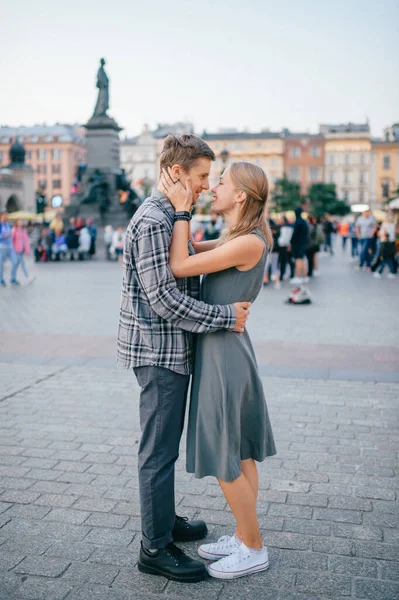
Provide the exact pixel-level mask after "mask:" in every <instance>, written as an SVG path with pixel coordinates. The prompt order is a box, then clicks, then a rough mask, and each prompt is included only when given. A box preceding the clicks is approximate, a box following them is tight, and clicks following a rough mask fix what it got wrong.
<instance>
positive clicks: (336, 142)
mask: <svg viewBox="0 0 399 600" xmlns="http://www.w3.org/2000/svg"><path fill="white" fill-rule="evenodd" d="M320 133H321V134H322V135H324V137H325V148H324V151H325V163H324V181H325V183H335V186H336V189H337V196H338V198H339V199H340V200H343V201H344V202H346V203H347V204H368V203H369V201H370V182H371V176H370V173H371V138H370V127H369V124H368V123H365V124H354V123H348V124H344V125H320Z"/></svg>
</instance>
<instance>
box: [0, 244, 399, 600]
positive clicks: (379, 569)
mask: <svg viewBox="0 0 399 600" xmlns="http://www.w3.org/2000/svg"><path fill="white" fill-rule="evenodd" d="M321 264H322V271H323V276H322V277H321V278H320V280H318V281H316V282H314V283H313V284H312V286H311V289H312V294H313V297H314V304H312V305H311V306H309V307H292V306H287V305H285V304H284V299H285V298H286V296H287V294H288V289H289V286H288V285H287V284H284V286H283V289H282V290H279V291H276V290H271V289H269V288H266V289H265V290H263V291H262V293H261V295H260V297H259V299H258V301H257V303H256V304H255V305H254V307H253V309H252V312H251V317H250V318H251V323H250V325H249V329H250V332H251V334H252V338H253V341H254V344H255V346H256V348H257V355H258V358H259V367H260V371H261V373H262V376H263V383H264V387H265V391H266V396H267V401H268V406H269V410H270V415H271V419H272V423H273V428H274V433H275V438H276V445H277V450H278V453H277V455H276V457H273V458H271V459H268V460H266V461H265V462H264V463H262V464H261V465H260V467H259V470H260V493H259V503H258V509H259V515H260V523H261V528H262V533H263V537H264V540H265V543H266V544H267V545H268V547H269V549H270V554H271V566H270V569H269V571H266V572H264V573H260V574H257V575H253V576H251V577H248V578H243V579H240V580H236V581H233V582H221V581H217V580H209V581H206V582H202V583H199V584H191V585H183V584H177V583H173V582H168V581H167V580H165V579H163V578H157V577H150V576H146V575H143V574H140V573H139V572H138V570H137V568H136V566H135V565H136V562H137V553H138V547H139V543H140V519H139V505H138V489H137V444H138V440H139V435H140V433H139V423H138V394H139V390H138V387H137V384H136V382H135V379H134V377H133V375H132V373H130V372H117V371H116V370H115V368H114V362H115V360H114V354H115V337H116V327H117V319H118V303H119V283H120V269H119V266H118V265H115V264H109V263H105V262H101V261H96V262H93V263H91V264H90V263H79V264H70V263H65V264H49V265H45V264H44V265H38V266H33V265H32V266H31V269H32V272H33V271H35V273H36V274H37V280H36V281H35V282H34V283H33V284H32V285H29V286H24V287H21V288H20V289H14V288H6V289H4V290H0V292H1V293H0V319H1V333H0V381H1V386H0V392H1V395H0V599H1V600H24V599H26V600H38V599H42V600H58V599H59V600H64V599H67V600H84V599H89V598H90V599H93V600H126V599H131V600H133V599H134V600H147V599H151V598H154V599H155V598H159V599H161V598H163V597H164V598H171V599H173V598H181V599H183V600H190V599H197V598H201V599H202V600H208V599H209V600H233V599H246V598H251V597H252V598H259V599H262V600H263V599H265V600H268V599H273V600H321V599H322V598H328V599H331V600H338V599H340V600H342V599H344V598H356V599H359V600H360V599H363V600H365V599H372V600H393V599H396V598H398V597H399V562H398V558H399V510H398V505H399V502H398V495H397V494H398V487H399V482H398V477H397V474H398V465H399V462H398V439H399V435H398V434H399V426H398V414H399V410H398V398H399V379H398V357H399V336H398V312H397V298H398V290H399V287H398V283H397V282H396V281H386V280H380V281H376V280H373V279H371V278H370V276H369V275H368V274H365V273H354V272H353V270H352V267H351V266H350V265H349V263H348V261H347V260H346V259H345V258H344V257H342V256H341V255H339V256H338V257H336V258H333V259H330V257H322V260H321ZM184 459H185V445H184V440H183V441H182V447H181V458H180V460H179V462H178V463H177V485H176V489H177V502H178V513H179V514H182V515H186V516H188V517H199V518H203V519H205V520H206V521H207V523H208V525H209V531H210V533H209V540H216V539H217V538H218V537H219V536H220V535H223V534H224V533H229V532H231V531H232V523H233V520H232V517H231V513H230V511H229V509H228V508H227V506H226V502H225V501H224V498H223V496H222V494H221V492H220V490H219V487H218V485H217V484H216V482H215V480H213V479H212V478H205V479H202V480H195V479H194V478H193V477H192V476H191V475H189V474H187V473H186V472H185V469H184ZM183 546H184V548H185V549H186V550H187V551H189V552H190V553H191V554H193V555H194V553H195V549H196V543H190V544H185V545H183Z"/></svg>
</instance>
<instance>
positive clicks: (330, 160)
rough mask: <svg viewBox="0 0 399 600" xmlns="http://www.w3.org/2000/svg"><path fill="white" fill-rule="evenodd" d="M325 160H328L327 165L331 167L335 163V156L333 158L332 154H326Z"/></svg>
mask: <svg viewBox="0 0 399 600" xmlns="http://www.w3.org/2000/svg"><path fill="white" fill-rule="evenodd" d="M327 158H328V161H327V162H328V164H329V165H333V164H334V163H335V156H334V154H332V153H331V154H328V155H327Z"/></svg>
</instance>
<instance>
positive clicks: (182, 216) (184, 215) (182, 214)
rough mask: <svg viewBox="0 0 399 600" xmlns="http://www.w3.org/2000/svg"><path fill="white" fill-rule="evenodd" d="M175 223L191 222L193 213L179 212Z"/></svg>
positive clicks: (176, 214) (176, 213)
mask: <svg viewBox="0 0 399 600" xmlns="http://www.w3.org/2000/svg"><path fill="white" fill-rule="evenodd" d="M175 221H191V213H190V212H189V211H188V210H177V211H176V212H175Z"/></svg>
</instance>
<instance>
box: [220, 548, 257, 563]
mask: <svg viewBox="0 0 399 600" xmlns="http://www.w3.org/2000/svg"><path fill="white" fill-rule="evenodd" d="M250 554H251V553H250V551H249V550H248V548H247V547H246V546H244V544H241V546H240V547H239V548H238V549H237V551H236V552H233V554H230V555H229V556H225V558H222V559H221V560H220V561H219V564H220V565H221V566H223V567H226V568H230V567H235V566H236V565H237V564H238V563H239V562H240V561H241V560H243V559H244V558H248V556H250Z"/></svg>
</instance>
